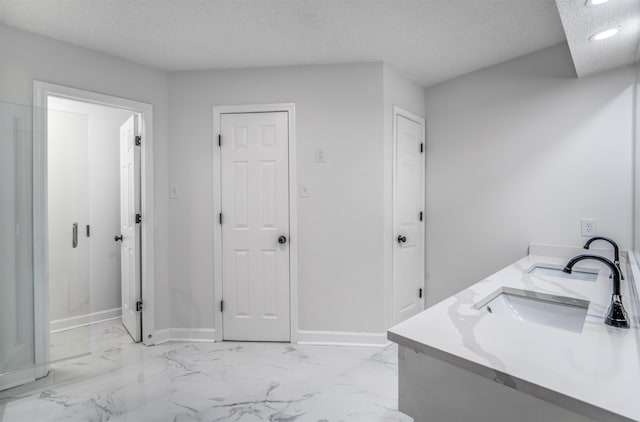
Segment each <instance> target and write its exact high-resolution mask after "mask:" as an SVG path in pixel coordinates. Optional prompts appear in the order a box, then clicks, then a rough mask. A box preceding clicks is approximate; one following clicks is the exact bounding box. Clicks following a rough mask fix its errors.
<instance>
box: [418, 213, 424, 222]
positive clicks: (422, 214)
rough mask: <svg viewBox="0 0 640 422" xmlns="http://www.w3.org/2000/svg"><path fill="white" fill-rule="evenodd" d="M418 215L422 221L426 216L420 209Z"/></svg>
mask: <svg viewBox="0 0 640 422" xmlns="http://www.w3.org/2000/svg"><path fill="white" fill-rule="evenodd" d="M418 217H419V218H420V221H422V219H423V218H424V213H423V212H422V211H420V215H419V216H418Z"/></svg>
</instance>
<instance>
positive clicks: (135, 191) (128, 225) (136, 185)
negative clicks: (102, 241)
mask: <svg viewBox="0 0 640 422" xmlns="http://www.w3.org/2000/svg"><path fill="white" fill-rule="evenodd" d="M137 135H138V116H136V115H133V116H131V117H130V118H129V119H128V120H127V121H126V122H125V124H124V125H122V127H120V234H119V235H117V236H116V238H115V240H116V241H120V242H121V243H122V245H121V257H122V259H121V261H120V262H121V266H122V269H121V274H122V324H123V325H124V327H125V328H126V329H127V331H128V332H129V334H130V335H131V337H132V338H133V341H135V342H139V341H142V295H141V259H140V247H141V243H140V237H141V236H140V233H141V230H140V225H141V224H142V221H141V217H140V214H139V213H140V165H139V163H140V148H139V146H138V145H136V144H138V142H137V139H139V138H137Z"/></svg>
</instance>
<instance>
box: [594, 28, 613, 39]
mask: <svg viewBox="0 0 640 422" xmlns="http://www.w3.org/2000/svg"><path fill="white" fill-rule="evenodd" d="M619 30H620V28H607V29H603V30H602V31H598V32H596V33H595V34H593V35H592V36H590V37H589V40H590V41H602V40H606V39H607V38H611V37H613V36H614V35H616V34H617V33H618V31H619Z"/></svg>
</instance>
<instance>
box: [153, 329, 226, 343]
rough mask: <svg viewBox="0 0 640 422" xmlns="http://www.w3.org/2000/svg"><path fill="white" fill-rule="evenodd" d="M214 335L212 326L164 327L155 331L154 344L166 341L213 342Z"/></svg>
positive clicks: (214, 331)
mask: <svg viewBox="0 0 640 422" xmlns="http://www.w3.org/2000/svg"><path fill="white" fill-rule="evenodd" d="M215 335H216V330H215V329H213V328H166V329H164V330H159V331H156V334H155V335H154V342H155V344H162V343H166V342H168V341H193V342H206V343H213V342H214V341H215Z"/></svg>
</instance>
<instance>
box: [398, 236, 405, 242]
mask: <svg viewBox="0 0 640 422" xmlns="http://www.w3.org/2000/svg"><path fill="white" fill-rule="evenodd" d="M406 241H407V237H406V236H403V235H400V236H398V243H400V244H402V243H405V242H406Z"/></svg>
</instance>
